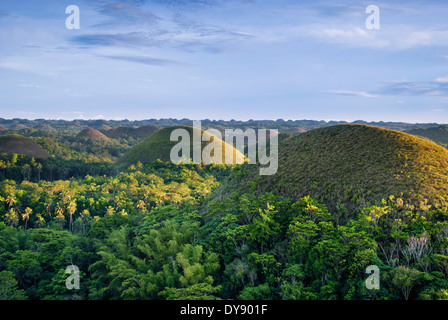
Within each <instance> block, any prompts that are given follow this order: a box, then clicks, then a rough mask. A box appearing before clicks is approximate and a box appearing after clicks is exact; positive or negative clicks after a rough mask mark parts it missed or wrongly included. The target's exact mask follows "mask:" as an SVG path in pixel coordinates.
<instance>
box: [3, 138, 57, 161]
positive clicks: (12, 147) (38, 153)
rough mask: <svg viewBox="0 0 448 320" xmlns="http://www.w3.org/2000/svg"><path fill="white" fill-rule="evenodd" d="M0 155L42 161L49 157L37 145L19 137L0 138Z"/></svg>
mask: <svg viewBox="0 0 448 320" xmlns="http://www.w3.org/2000/svg"><path fill="white" fill-rule="evenodd" d="M0 153H7V154H13V153H17V154H23V155H26V156H30V157H35V158H44V159H46V158H48V157H50V154H49V153H48V152H47V151H45V150H44V149H43V148H42V147H41V146H39V145H38V144H37V143H35V142H33V141H31V140H29V139H27V138H25V137H23V136H20V135H3V136H0Z"/></svg>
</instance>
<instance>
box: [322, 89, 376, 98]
mask: <svg viewBox="0 0 448 320" xmlns="http://www.w3.org/2000/svg"><path fill="white" fill-rule="evenodd" d="M325 93H327V94H333V95H338V96H353V97H363V98H376V97H378V95H376V94H372V93H368V92H365V91H351V90H328V91H325Z"/></svg>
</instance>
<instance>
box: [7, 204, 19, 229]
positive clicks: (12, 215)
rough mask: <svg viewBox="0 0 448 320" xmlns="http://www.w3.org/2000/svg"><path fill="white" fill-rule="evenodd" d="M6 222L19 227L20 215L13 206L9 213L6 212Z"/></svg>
mask: <svg viewBox="0 0 448 320" xmlns="http://www.w3.org/2000/svg"><path fill="white" fill-rule="evenodd" d="M5 222H6V224H7V225H9V226H13V227H17V226H18V225H19V215H18V214H17V212H16V210H14V209H13V208H11V209H9V211H8V213H7V214H5Z"/></svg>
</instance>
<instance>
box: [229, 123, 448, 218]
mask: <svg viewBox="0 0 448 320" xmlns="http://www.w3.org/2000/svg"><path fill="white" fill-rule="evenodd" d="M280 141H281V142H280V145H279V160H278V163H279V168H278V172H277V173H276V174H275V175H272V176H258V175H257V173H258V171H257V170H256V168H254V167H253V166H250V165H249V166H247V167H246V169H245V170H247V175H246V176H242V175H238V174H236V175H234V176H233V178H231V179H230V180H229V181H228V182H227V184H225V185H224V186H222V187H221V190H220V196H222V195H225V194H227V193H229V192H230V191H233V190H237V192H240V191H243V190H244V189H245V188H247V180H252V181H255V182H256V187H257V189H258V190H259V191H267V192H269V191H274V193H277V194H280V195H285V196H290V197H293V198H300V197H302V196H306V195H311V196H312V197H315V198H317V199H319V200H321V201H323V202H324V203H325V204H327V205H328V206H329V207H330V208H333V209H335V208H336V209H337V208H339V209H341V208H344V207H348V208H354V207H355V206H356V207H359V206H360V205H361V206H362V205H367V204H372V203H378V201H380V200H381V199H383V198H384V199H386V198H388V197H389V196H390V195H394V196H397V197H402V198H403V199H404V200H405V201H409V202H412V203H416V204H418V203H419V202H423V201H425V199H427V200H429V201H431V202H433V203H435V204H445V197H446V195H448V183H447V182H448V151H447V150H446V149H445V148H443V147H441V146H439V145H437V144H436V143H433V142H432V141H429V140H427V139H422V138H418V137H415V136H412V135H409V134H406V133H402V132H398V131H392V130H388V129H382V128H378V127H372V126H366V125H336V126H331V127H325V128H319V129H314V130H311V131H309V132H306V133H302V134H300V135H288V136H285V135H282V137H281V139H280Z"/></svg>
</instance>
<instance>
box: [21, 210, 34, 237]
mask: <svg viewBox="0 0 448 320" xmlns="http://www.w3.org/2000/svg"><path fill="white" fill-rule="evenodd" d="M32 212H33V209H31V208H29V207H26V208H25V213H22V219H23V220H24V221H25V233H26V228H27V226H28V221H30V214H31V213H32Z"/></svg>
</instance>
